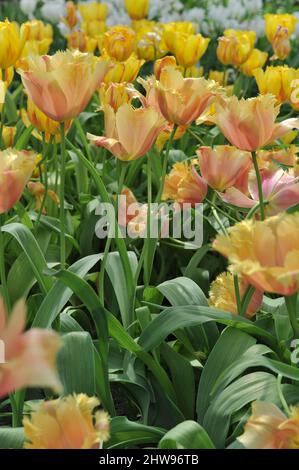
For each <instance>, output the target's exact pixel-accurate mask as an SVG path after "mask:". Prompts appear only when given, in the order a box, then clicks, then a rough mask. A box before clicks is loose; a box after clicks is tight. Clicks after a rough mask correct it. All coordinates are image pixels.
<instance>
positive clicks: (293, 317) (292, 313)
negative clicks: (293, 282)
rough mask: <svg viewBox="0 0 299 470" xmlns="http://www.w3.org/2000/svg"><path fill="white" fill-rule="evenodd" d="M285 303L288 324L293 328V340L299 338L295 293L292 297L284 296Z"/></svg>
mask: <svg viewBox="0 0 299 470" xmlns="http://www.w3.org/2000/svg"><path fill="white" fill-rule="evenodd" d="M285 303H286V307H287V311H288V314H289V319H290V323H291V325H292V328H293V332H294V338H296V339H298V338H299V323H298V319H297V292H296V294H294V295H286V296H285Z"/></svg>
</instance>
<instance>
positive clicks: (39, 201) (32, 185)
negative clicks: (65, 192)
mask: <svg viewBox="0 0 299 470" xmlns="http://www.w3.org/2000/svg"><path fill="white" fill-rule="evenodd" d="M27 187H28V189H29V192H30V193H31V194H32V196H33V197H34V198H35V202H36V205H35V210H36V211H37V212H39V211H40V210H42V214H46V213H47V210H46V208H45V207H44V203H46V200H45V201H44V198H45V197H46V198H47V197H49V198H50V199H51V200H52V201H53V202H54V204H56V205H57V206H58V205H59V202H60V201H59V197H58V196H57V194H56V193H55V191H53V190H52V189H48V190H47V191H46V188H45V186H44V185H43V184H42V183H40V182H33V181H30V182H29V183H28V185H27Z"/></svg>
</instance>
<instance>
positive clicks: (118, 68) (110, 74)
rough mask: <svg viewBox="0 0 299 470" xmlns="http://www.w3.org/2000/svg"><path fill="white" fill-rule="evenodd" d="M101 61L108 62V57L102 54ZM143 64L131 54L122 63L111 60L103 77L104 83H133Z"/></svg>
mask: <svg viewBox="0 0 299 470" xmlns="http://www.w3.org/2000/svg"><path fill="white" fill-rule="evenodd" d="M101 60H109V56H107V55H105V54H104V55H103V56H102V57H101ZM143 64H144V60H140V59H138V58H137V57H136V56H135V54H132V55H131V56H130V57H129V58H128V59H127V60H126V61H124V62H117V61H112V60H111V61H110V62H109V66H110V68H109V70H108V71H107V73H106V75H105V77H104V83H111V82H114V83H121V82H128V83H131V82H134V81H135V80H136V78H137V76H138V73H139V70H140V69H141V67H142V65H143Z"/></svg>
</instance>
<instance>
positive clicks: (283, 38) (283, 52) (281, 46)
mask: <svg viewBox="0 0 299 470" xmlns="http://www.w3.org/2000/svg"><path fill="white" fill-rule="evenodd" d="M288 34H289V33H288V30H287V29H286V28H279V29H278V30H277V32H276V34H275V37H274V39H273V42H272V48H273V51H274V55H273V56H272V57H271V60H276V59H280V60H285V59H286V58H287V57H288V55H289V54H290V52H291V43H290V40H289V36H288Z"/></svg>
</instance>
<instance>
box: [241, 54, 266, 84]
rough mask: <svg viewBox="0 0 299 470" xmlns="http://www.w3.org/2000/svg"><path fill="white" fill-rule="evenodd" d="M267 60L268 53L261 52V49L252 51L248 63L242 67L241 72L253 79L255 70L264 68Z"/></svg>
mask: <svg viewBox="0 0 299 470" xmlns="http://www.w3.org/2000/svg"><path fill="white" fill-rule="evenodd" d="M267 59H268V53H267V52H263V51H260V50H259V49H252V51H251V53H250V55H249V57H248V59H247V60H246V62H244V63H243V64H242V65H241V66H240V70H241V71H242V72H243V73H244V74H245V75H247V76H248V77H252V76H253V75H254V70H255V69H257V68H262V67H264V65H265V63H266V62H267Z"/></svg>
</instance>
